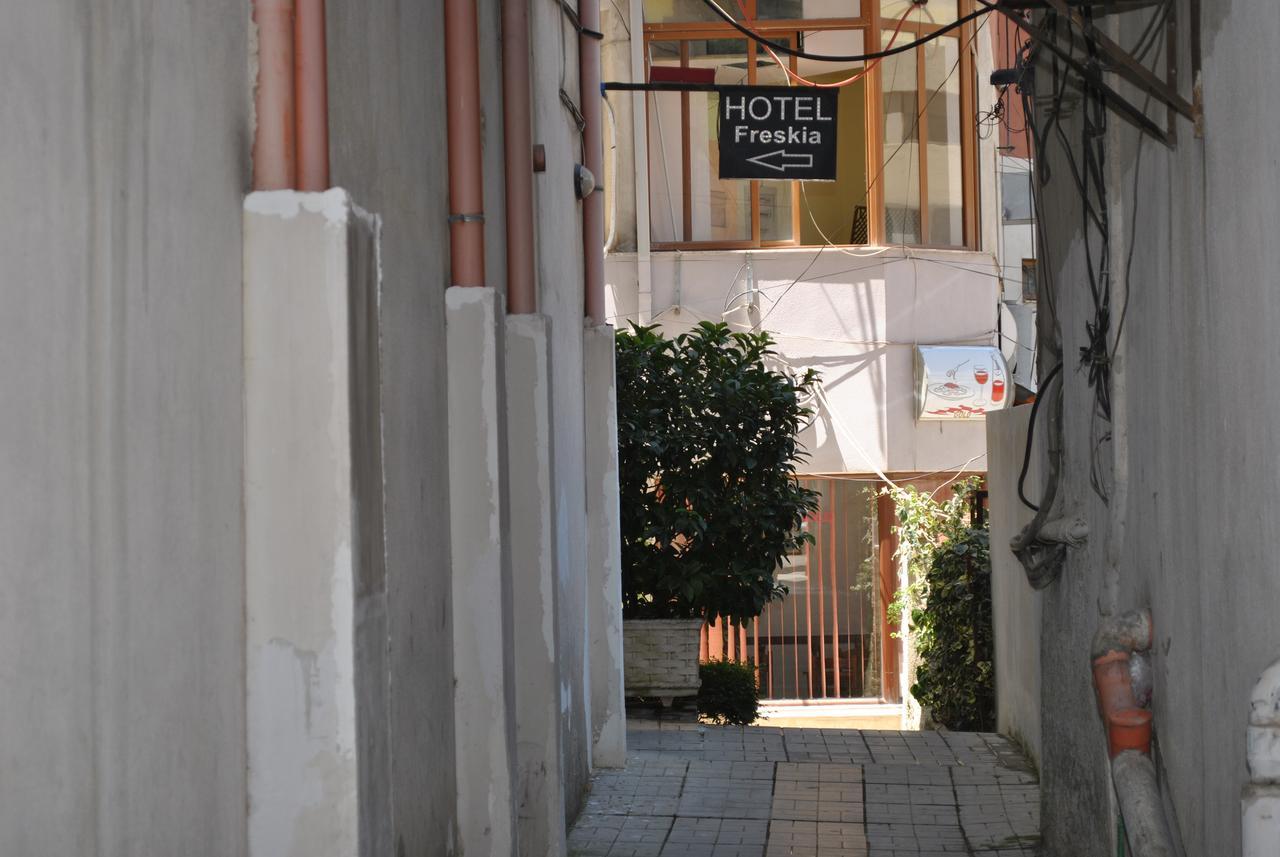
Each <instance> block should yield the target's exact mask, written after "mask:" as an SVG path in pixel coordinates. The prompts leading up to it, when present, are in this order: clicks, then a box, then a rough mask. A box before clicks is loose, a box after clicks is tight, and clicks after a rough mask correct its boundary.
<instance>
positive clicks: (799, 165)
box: [747, 149, 813, 173]
mask: <svg viewBox="0 0 1280 857" xmlns="http://www.w3.org/2000/svg"><path fill="white" fill-rule="evenodd" d="M747 160H748V161H750V162H751V163H753V164H759V165H760V166H762V167H767V168H768V169H771V170H777V171H778V172H780V173H785V172H786V171H787V170H789V169H792V168H795V169H801V170H803V169H808V168H811V167H812V166H813V155H810V154H807V153H803V152H788V151H787V150H786V149H777V150H775V151H772V152H765V153H764V154H763V155H756V156H755V157H753V158H747Z"/></svg>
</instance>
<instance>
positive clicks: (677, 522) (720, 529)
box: [617, 322, 818, 623]
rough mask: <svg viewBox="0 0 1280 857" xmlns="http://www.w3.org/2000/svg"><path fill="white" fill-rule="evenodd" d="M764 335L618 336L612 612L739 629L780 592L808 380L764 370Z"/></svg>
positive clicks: (719, 330) (797, 529)
mask: <svg viewBox="0 0 1280 857" xmlns="http://www.w3.org/2000/svg"><path fill="white" fill-rule="evenodd" d="M772 344H773V342H772V340H771V339H770V338H769V336H768V335H767V334H764V333H735V332H732V331H730V330H729V328H728V326H727V325H724V324H711V323H709V322H704V323H702V324H700V325H698V326H697V327H696V328H694V329H693V330H691V331H689V332H688V333H684V334H681V335H679V336H677V337H676V338H675V339H667V338H666V337H664V336H663V335H662V334H661V333H660V332H658V330H657V328H656V327H639V326H634V325H633V326H632V328H631V329H630V330H624V331H619V332H618V334H617V346H618V350H617V367H618V368H617V376H618V464H619V489H620V491H621V524H622V566H623V577H622V593H623V613H624V615H625V616H626V618H628V619H673V618H708V619H713V618H715V617H716V616H721V617H725V618H727V619H731V620H733V621H734V622H739V623H740V622H745V621H746V620H748V619H751V618H753V617H755V616H758V615H760V612H761V611H762V610H763V609H764V607H765V605H766V604H768V603H769V602H770V601H772V600H774V599H776V598H779V597H781V596H782V595H783V594H785V592H786V589H785V588H784V587H783V586H781V585H780V584H779V583H778V582H777V581H776V580H775V579H774V571H775V570H776V569H777V567H778V563H779V562H780V560H781V559H782V558H783V557H784V556H785V555H786V554H787V553H788V552H791V551H794V550H796V549H798V548H799V547H801V546H802V545H804V544H805V543H807V542H810V541H811V537H810V536H809V535H808V534H806V533H804V532H803V531H802V529H801V526H800V525H801V523H802V522H803V520H804V518H805V515H806V514H809V513H811V512H814V511H816V510H817V508H818V494H817V493H816V492H814V491H811V490H809V489H807V488H804V487H802V486H801V485H800V483H799V482H798V480H797V479H796V466H797V464H799V463H800V462H801V461H802V460H803V459H804V455H805V453H804V450H803V449H802V448H801V447H800V446H799V444H798V443H797V441H796V435H797V434H798V433H799V431H800V427H801V425H802V424H803V421H804V420H805V419H806V418H807V417H808V416H809V411H808V410H807V409H806V408H805V407H804V405H803V401H804V396H805V395H807V394H808V393H809V391H810V390H811V389H812V387H813V386H814V384H816V383H817V378H816V375H815V374H814V373H813V372H812V371H809V372H806V373H805V374H804V375H803V376H801V377H798V378H796V377H792V376H791V375H789V374H787V373H784V372H780V371H777V370H775V369H772V368H770V367H769V365H768V363H767V358H768V357H769V356H770V355H772V354H773V352H772V351H771V350H770V346H771V345H772Z"/></svg>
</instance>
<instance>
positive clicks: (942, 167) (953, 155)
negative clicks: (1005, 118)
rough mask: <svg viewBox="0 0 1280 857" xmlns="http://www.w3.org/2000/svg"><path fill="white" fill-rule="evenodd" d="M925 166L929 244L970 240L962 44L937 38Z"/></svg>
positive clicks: (927, 59) (930, 63) (930, 49)
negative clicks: (966, 207)
mask: <svg viewBox="0 0 1280 857" xmlns="http://www.w3.org/2000/svg"><path fill="white" fill-rule="evenodd" d="M923 51H924V85H925V97H926V98H927V99H928V106H927V107H926V108H925V139H926V141H927V142H926V147H927V151H926V152H925V164H926V166H927V169H928V173H927V175H926V178H927V180H928V184H927V195H928V212H929V216H928V238H927V242H928V243H929V244H932V245H939V246H955V245H960V244H963V243H964V175H963V169H964V158H963V156H962V154H961V145H962V144H961V135H960V75H959V74H957V71H958V69H959V66H960V43H959V42H958V41H957V40H956V39H935V40H934V41H932V42H929V43H928V44H927V45H925V46H924V48H923Z"/></svg>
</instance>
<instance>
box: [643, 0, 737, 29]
mask: <svg viewBox="0 0 1280 857" xmlns="http://www.w3.org/2000/svg"><path fill="white" fill-rule="evenodd" d="M726 11H729V12H733V11H736V9H735V8H733V7H726ZM719 20H720V17H719V16H718V15H716V13H715V12H712V11H711V9H710V7H708V6H707V4H706V3H703V2H702V0H644V21H645V23H646V24H664V23H667V22H674V21H719Z"/></svg>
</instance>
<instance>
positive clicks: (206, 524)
mask: <svg viewBox="0 0 1280 857" xmlns="http://www.w3.org/2000/svg"><path fill="white" fill-rule="evenodd" d="M514 5H515V4H507V5H506V6H504V5H503V4H502V3H499V2H497V0H493V2H489V0H485V2H479V3H466V2H464V3H461V4H458V3H452V4H445V3H442V2H440V1H439V0H430V1H429V2H423V3H410V4H405V3H398V2H390V0H388V2H382V0H374V2H364V0H362V2H346V1H345V0H328V2H327V3H316V2H306V0H299V2H296V3H295V2H293V0H257V2H253V3H250V2H245V0H229V2H171V0H164V2H150V0H146V1H145V2H129V3H123V2H94V3H90V4H83V3H74V2H61V0H55V2H48V3H39V4H31V3H21V2H6V3H4V4H3V9H2V10H0V19H3V22H4V24H3V26H0V68H2V69H3V71H4V77H5V79H6V80H7V81H9V82H10V83H11V84H13V85H12V86H8V87H6V95H5V96H4V103H5V107H6V113H7V115H8V119H7V120H6V129H7V130H6V133H5V134H4V135H3V139H2V140H0V187H3V189H4V194H3V201H2V202H0V212H2V213H0V223H3V229H0V233H2V234H3V237H0V257H2V258H3V259H4V260H5V274H4V277H3V311H2V312H0V318H3V322H2V323H3V326H4V334H3V336H0V342H2V343H3V344H2V345H0V348H3V350H4V354H5V360H4V367H3V369H0V390H3V399H4V401H5V402H6V405H7V407H6V417H5V418H4V419H3V421H0V422H2V425H0V450H2V452H0V461H2V462H3V463H0V475H2V476H3V481H4V483H5V484H6V485H7V486H9V487H10V490H11V493H10V494H9V496H8V498H7V499H6V500H5V501H4V503H3V505H2V506H0V533H2V535H3V541H4V543H5V545H6V546H7V549H8V550H7V552H6V554H7V555H6V557H5V559H4V560H3V561H0V590H3V593H4V596H3V598H0V605H3V606H0V676H3V686H4V688H3V693H0V768H2V769H3V771H4V775H3V776H2V777H0V853H3V854H6V855H9V854H12V855H46V854H47V855H54V854H58V855H87V854H98V855H127V854H157V855H159V854H173V855H177V854H182V855H193V857H194V855H209V857H236V855H261V857H268V855H270V857H283V855H289V854H306V855H309V857H314V855H321V854H335V855H336V854H344V855H352V854H362V855H375V854H377V855H389V854H396V855H406V857H410V855H418V857H439V856H440V855H448V854H463V853H466V854H469V855H479V854H494V855H497V854H504V855H512V857H513V855H515V854H521V855H525V854H529V855H533V854H537V855H547V854H556V853H562V852H563V849H564V831H565V824H566V819H567V818H571V817H573V816H574V815H575V814H576V813H577V811H578V809H579V808H580V805H581V802H582V800H583V799H584V796H585V791H586V787H587V782H588V777H589V775H590V771H591V769H592V767H593V765H594V766H599V765H602V764H603V765H617V764H621V760H622V757H623V754H624V747H623V742H624V740H625V738H624V735H623V733H622V729H621V717H622V711H621V702H622V696H621V693H622V691H621V658H620V633H621V631H620V621H621V620H620V614H619V613H618V612H617V609H616V608H617V605H618V598H619V597H620V596H619V594H618V588H617V579H616V572H617V564H618V561H617V546H616V535H617V526H616V521H617V495H616V476H615V475H614V471H613V470H612V468H613V466H614V465H613V463H612V462H613V458H612V456H613V455H614V454H615V453H614V452H613V451H614V450H615V449H616V445H615V442H616V428H615V426H614V423H613V419H612V371H613V370H612V354H613V345H612V332H611V329H609V328H608V327H607V326H602V324H601V322H602V321H603V319H599V318H596V319H594V320H593V319H592V318H590V317H588V314H587V312H585V311H584V304H585V303H586V301H585V300H584V298H585V295H584V291H586V287H585V281H586V280H587V279H588V274H587V273H586V271H587V269H588V268H589V267H590V265H591V258H593V252H594V256H595V257H598V256H599V248H600V242H599V241H595V242H591V241H587V242H585V243H584V231H585V230H584V219H585V221H586V222H587V225H590V222H591V216H590V214H589V213H588V214H585V215H584V204H583V203H582V202H581V201H579V199H578V198H577V195H576V193H575V182H574V176H575V167H576V166H578V165H579V164H580V163H581V162H582V161H583V160H584V154H583V145H584V143H583V140H584V136H583V131H584V129H583V128H580V127H579V125H578V123H577V117H578V116H579V115H580V114H581V113H582V112H587V113H590V112H591V111H590V110H589V109H586V108H584V107H582V106H581V105H582V92H583V91H586V92H588V93H590V92H593V91H594V90H593V87H592V86H591V85H590V84H588V85H587V86H585V88H584V87H583V86H582V85H581V84H580V76H579V72H578V67H579V62H578V59H579V42H580V37H579V33H578V31H577V30H575V28H574V22H573V21H571V20H570V19H569V17H568V16H566V15H565V14H564V11H563V10H562V9H561V8H560V7H558V6H556V5H554V4H546V5H534V6H530V7H526V8H527V12H528V18H527V21H526V26H527V28H528V29H527V37H526V39H525V41H524V43H521V42H520V41H518V40H516V38H515V37H514V36H512V35H510V34H511V33H514V32H518V31H517V30H513V29H511V28H510V27H505V26H504V25H501V24H500V21H501V20H502V19H503V15H504V13H510V12H512V11H513V7H514ZM517 11H518V10H517ZM582 14H583V18H584V19H586V17H587V4H584V10H583V13H582ZM317 15H318V17H317ZM317 27H318V28H319V29H318V33H319V36H318V37H316V35H315V34H316V32H317V29H316V28H317ZM503 29H506V32H507V33H508V37H507V39H506V40H505V52H504V40H503V39H500V32H502V31H503ZM446 32H448V33H449V34H450V36H451V39H450V38H446V35H445V34H446ZM460 33H461V34H462V37H461V38H460V37H459V34H460ZM468 44H469V45H470V50H469V51H465V50H464V51H463V53H464V54H466V53H469V54H470V57H471V61H470V62H469V63H468V62H462V61H459V60H458V59H457V55H456V51H457V50H458V49H459V48H460V46H462V47H466V46H467V45H468ZM587 55H588V57H589V56H590V52H589V50H588V51H587ZM521 57H522V59H523V62H522V63H520V64H521V65H523V67H524V68H525V69H526V70H527V74H525V75H524V76H523V78H518V83H519V86H516V85H513V84H512V82H511V81H510V80H508V81H507V82H506V87H507V91H505V92H504V77H503V70H504V68H513V67H514V65H513V64H515V63H516V62H517V61H518V60H520V59H521ZM464 58H465V57H464ZM295 60H296V62H295ZM326 62H327V73H326V71H325V65H326ZM583 66H584V68H587V67H589V66H590V62H589V61H588V62H586V63H584V64H583ZM317 68H318V69H319V71H318V72H317V70H316V69H317ZM566 69H569V70H570V71H566ZM295 75H296V78H295ZM460 82H465V83H466V84H467V85H468V86H469V87H470V88H471V89H472V90H473V94H472V95H471V96H469V97H467V98H464V99H461V100H458V99H453V100H451V99H450V98H448V97H447V95H448V94H449V93H456V92H457V86H458V85H459V83H460ZM520 87H523V90H524V91H523V92H521V91H520ZM326 102H327V105H326ZM566 102H568V103H569V104H570V105H573V106H572V109H570V108H569V107H566ZM509 104H520V105H523V107H524V108H526V110H525V115H524V120H523V121H524V122H527V129H526V130H527V133H528V134H529V136H530V138H531V140H532V143H533V144H534V145H537V146H538V147H540V150H541V151H542V152H543V153H545V157H544V158H542V159H541V160H540V162H539V163H538V164H537V165H536V167H537V171H536V172H535V171H534V170H535V163H534V161H535V157H534V151H533V146H532V145H530V146H524V147H518V148H523V155H524V157H525V159H526V161H527V167H526V168H524V169H520V168H519V167H518V164H517V165H516V166H514V167H513V166H512V164H513V163H515V161H513V160H511V159H508V158H506V157H505V156H504V150H505V148H506V146H505V144H506V142H507V141H508V135H509V134H510V133H514V132H513V131H512V130H511V127H509V126H508V124H507V122H506V117H507V116H509V115H511V114H510V112H509V111H508V110H507V109H505V108H507V107H508V105H509ZM317 105H319V108H320V109H321V110H322V112H319V113H317V112H316V110H317ZM451 108H460V109H458V110H453V109H451ZM323 110H327V113H326V112H323ZM446 116H447V117H448V121H447V122H446ZM459 118H461V119H464V120H470V121H472V122H473V123H474V127H475V128H477V129H479V134H478V136H477V137H476V138H475V140H474V142H475V144H476V148H475V152H476V153H477V155H478V157H477V158H476V159H474V160H473V161H472V163H471V165H470V166H471V168H472V174H473V175H475V176H477V177H478V178H479V180H480V183H479V184H477V185H476V186H475V189H477V190H479V198H478V200H477V201H476V205H475V206H474V207H467V208H463V207H460V203H459V200H458V199H457V198H456V197H455V198H452V199H451V196H450V183H451V180H452V179H453V178H454V176H455V175H456V173H457V172H458V171H457V170H452V169H451V164H453V163H454V159H453V158H452V157H451V144H450V135H449V133H448V132H449V131H450V130H451V129H452V128H453V127H454V126H456V125H457V120H458V119H459ZM519 118H520V117H519V116H518V115H517V120H519ZM295 120H296V124H295ZM317 128H318V129H319V133H320V136H321V137H323V138H327V141H326V142H325V143H324V144H323V145H322V146H321V147H320V148H316V147H315V146H314V144H315V143H316V141H317V139H318V138H317V136H316V134H317ZM586 130H588V131H589V130H591V129H590V127H588V128H587V129H586ZM587 136H588V137H590V134H588V135H587ZM268 138H270V140H268ZM596 139H598V137H597V138H596ZM271 141H275V142H280V141H283V145H284V148H283V149H282V150H281V151H280V152H275V153H274V154H272V155H271V157H267V156H266V155H264V151H266V150H267V149H270V144H271ZM304 143H305V144H306V145H307V146H310V148H304V145H303V144H304ZM272 151H273V152H274V150H272ZM317 153H319V154H322V155H323V156H324V158H323V160H325V161H326V162H327V164H326V167H325V172H324V173H323V177H322V178H316V175H319V174H317V173H312V172H310V170H311V169H312V168H315V167H316V166H317V164H318V163H319V162H318V160H317V156H318V155H317ZM295 157H296V163H295ZM277 166H278V167H280V168H281V170H282V171H283V173H282V174H283V175H284V178H276V179H273V178H271V177H270V176H269V175H268V174H269V173H270V169H268V167H272V168H274V167H277ZM509 178H511V179H513V180H515V181H516V182H517V184H518V183H519V182H520V181H527V182H528V183H529V185H530V192H529V195H528V197H527V203H528V206H529V209H530V211H529V212H528V213H527V215H526V216H524V217H523V219H521V217H519V216H517V217H515V218H514V219H513V218H509V217H508V213H509V210H510V207H509V206H508V201H509V199H510V198H511V197H509V196H508V179H509ZM513 205H514V203H513ZM530 227H531V228H530ZM515 228H521V229H525V230H526V231H527V234H528V235H529V236H530V241H529V243H528V245H527V247H526V250H525V252H524V253H523V256H522V259H523V260H524V261H525V262H527V263H528V265H529V269H528V279H527V280H526V281H525V282H526V284H528V283H532V286H533V288H532V291H531V293H529V294H526V295H525V297H526V298H527V297H529V296H530V295H531V297H532V299H533V303H532V305H530V304H529V302H528V300H526V302H525V304H524V305H523V306H522V308H521V309H520V310H519V314H517V313H514V312H513V313H507V312H505V311H504V303H505V298H506V292H507V289H506V288H505V285H504V284H505V282H506V281H507V280H508V276H509V273H510V269H511V267H512V266H513V265H514V264H515V262H514V259H515V256H516V254H515V251H514V250H511V249H510V248H511V247H512V246H513V240H512V239H511V232H512V230H513V229H515ZM459 229H461V230H462V231H467V232H469V233H471V234H472V235H473V236H474V235H476V234H482V236H483V241H482V244H480V245H476V246H482V247H483V251H482V258H480V259H479V260H478V261H479V262H480V265H479V269H480V270H481V271H482V272H483V273H482V275H481V278H480V279H479V280H478V281H468V280H467V279H466V277H467V276H468V274H467V273H466V272H465V271H464V270H463V268H462V266H461V265H460V263H459V257H458V256H457V254H456V253H455V254H453V255H451V252H450V232H451V230H453V231H455V232H456V231H458V230H459ZM597 231H598V230H597ZM593 244H594V250H593V252H592V245H593ZM470 261H471V262H473V263H474V262H475V261H477V260H475V259H471V260H470ZM474 269H475V266H474V265H473V267H472V268H470V269H468V270H474ZM553 366H554V372H553V371H552V369H551V367H553ZM611 575H612V576H611Z"/></svg>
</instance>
